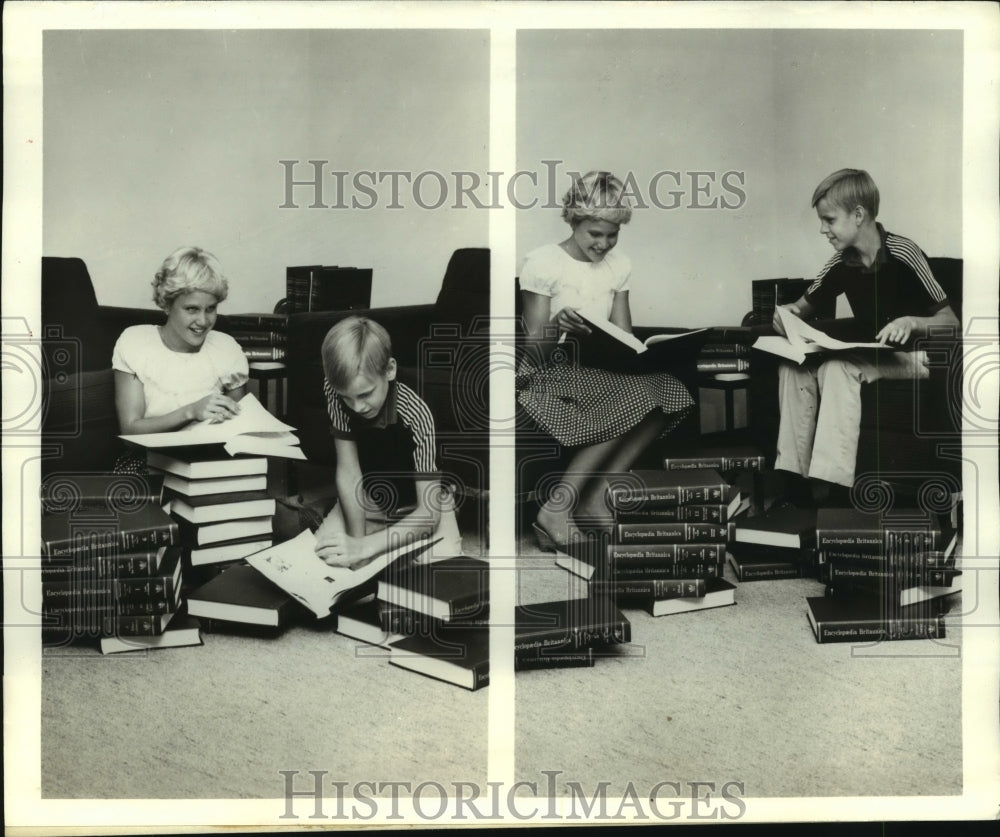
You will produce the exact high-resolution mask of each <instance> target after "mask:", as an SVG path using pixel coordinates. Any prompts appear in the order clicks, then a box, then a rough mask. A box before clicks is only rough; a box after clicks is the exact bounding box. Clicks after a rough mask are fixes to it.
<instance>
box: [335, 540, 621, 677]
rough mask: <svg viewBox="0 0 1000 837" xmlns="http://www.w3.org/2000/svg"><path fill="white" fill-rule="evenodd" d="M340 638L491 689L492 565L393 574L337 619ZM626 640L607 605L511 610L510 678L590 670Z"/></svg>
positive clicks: (409, 665)
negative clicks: (546, 670)
mask: <svg viewBox="0 0 1000 837" xmlns="http://www.w3.org/2000/svg"><path fill="white" fill-rule="evenodd" d="M337 632H338V633H341V634H343V635H345V636H348V637H351V638H352V639H355V640H359V641H361V642H365V643H368V644H370V645H373V646H379V647H381V648H383V649H386V650H387V651H388V660H389V663H390V664H391V665H394V666H397V667H399V668H401V669H407V670H410V671H413V672H417V673H419V674H423V675H426V676H429V677H433V678H436V679H438V680H442V681H446V682H449V683H453V684H455V685H458V686H462V687H464V688H466V689H469V690H470V691H474V690H476V689H480V688H482V687H484V686H486V685H488V684H489V672H490V629H489V563H488V562H487V561H485V560H483V559H479V558H471V557H466V556H459V557H454V558H444V559H442V560H440V561H432V562H429V563H418V564H413V565H410V566H408V567H404V568H403V569H401V570H398V571H392V570H390V571H389V572H388V573H386V574H385V577H383V578H381V579H380V580H379V582H378V587H377V590H375V591H374V592H373V593H371V594H369V595H368V596H367V597H365V598H363V599H360V600H358V601H355V602H353V603H350V604H348V605H346V606H344V607H343V608H342V609H341V610H340V611H339V612H338V613H337ZM630 640H631V625H630V623H629V621H628V620H627V619H626V618H625V616H624V615H623V614H622V613H621V611H619V610H618V608H617V607H616V606H615V605H614V604H613V603H612V602H611V601H610V600H608V599H606V598H584V599H569V600H559V601H549V602H541V603H537V604H532V605H522V606H518V607H516V608H515V614H514V647H513V649H512V653H513V659H514V670H515V671H525V670H529V669H538V668H565V667H581V666H583V667H589V666H593V665H594V664H595V661H596V660H597V659H598V658H599V657H600V656H601V655H602V654H606V653H609V652H610V649H611V647H612V646H616V645H621V644H624V643H628V642H629V641H630Z"/></svg>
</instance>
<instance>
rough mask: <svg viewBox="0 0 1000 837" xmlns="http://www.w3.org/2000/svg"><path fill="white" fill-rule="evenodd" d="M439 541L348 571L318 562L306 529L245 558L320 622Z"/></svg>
mask: <svg viewBox="0 0 1000 837" xmlns="http://www.w3.org/2000/svg"><path fill="white" fill-rule="evenodd" d="M439 540H440V538H436V539H435V538H423V539H420V540H415V541H412V542H410V543H404V544H401V545H399V546H397V547H395V548H394V549H390V550H389V551H388V552H384V553H383V554H382V555H379V556H377V557H375V558H373V559H372V560H371V561H369V562H368V563H367V564H365V565H364V566H362V567H358V568H357V569H353V570H352V569H348V568H346V567H331V566H330V565H329V564H327V563H326V562H325V561H324V560H323V559H322V558H320V557H319V556H318V555H317V554H316V536H315V535H314V534H313V533H312V532H311V531H309V530H308V529H306V530H304V531H302V532H300V533H299V534H298V535H296V536H295V537H294V538H292V539H291V540H289V541H285V542H284V543H282V544H278V545H277V546H273V547H270V548H269V549H265V550H263V551H261V552H257V553H255V554H253V555H248V556H247V557H246V562H247V563H248V564H249V565H250V566H252V567H253V568H254V569H256V570H259V571H260V572H261V574H263V575H264V576H266V577H267V578H268V579H270V580H271V581H272V582H274V583H275V584H277V585H278V586H279V587H280V588H281V589H282V590H285V591H286V592H287V593H290V594H291V595H292V596H294V597H295V598H296V599H297V600H298V601H299V602H301V603H302V604H304V605H305V606H306V607H307V608H309V610H311V611H312V612H313V613H314V614H315V615H316V616H317V617H320V618H323V617H325V616H329V615H330V612H331V611H332V610H333V608H334V606H335V605H336V604H337V603H338V602H339V601H340V600H341V599H342V598H344V597H345V596H346V595H347V594H348V593H350V592H351V591H353V590H356V589H357V588H358V587H360V586H361V585H362V584H365V583H367V582H369V581H371V580H372V579H374V578H376V577H377V576H378V575H379V573H381V572H382V571H383V570H385V569H386V568H387V567H389V566H391V565H393V564H395V563H396V562H397V561H399V560H412V559H414V558H416V557H418V556H419V555H421V554H422V553H424V552H426V551H427V550H428V549H429V548H430V547H431V546H433V545H434V544H435V543H437V542H438V541H439Z"/></svg>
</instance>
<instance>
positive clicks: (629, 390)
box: [515, 363, 694, 447]
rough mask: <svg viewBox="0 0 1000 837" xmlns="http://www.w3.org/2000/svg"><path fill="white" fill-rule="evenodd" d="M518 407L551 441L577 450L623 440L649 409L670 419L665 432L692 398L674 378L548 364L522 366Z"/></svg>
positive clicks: (683, 412)
mask: <svg viewBox="0 0 1000 837" xmlns="http://www.w3.org/2000/svg"><path fill="white" fill-rule="evenodd" d="M515 385H516V387H517V400H518V403H520V405H521V406H522V407H523V408H524V410H525V412H526V413H527V414H528V415H529V416H531V418H532V419H534V420H535V422H536V423H537V424H538V425H539V426H540V427H541V428H542V429H543V430H544V431H545V432H546V433H548V434H549V435H550V436H552V437H553V438H555V439H556V440H557V441H559V442H560V443H561V444H563V445H567V446H570V447H576V446H580V445H593V444H597V443H598V442H606V441H608V440H609V439H615V438H617V437H619V436H622V435H624V434H625V433H627V432H628V431H629V430H631V429H632V428H633V427H635V426H636V425H637V424H639V422H641V421H642V420H643V419H644V418H645V417H646V416H647V415H649V414H650V413H651V412H652V411H654V410H662V411H663V412H664V414H666V415H667V417H668V418H669V419H670V420H669V421H668V423H667V427H666V428H665V429H664V431H663V433H664V434H666V433H669V432H670V431H671V430H673V429H674V428H675V427H676V426H677V425H678V423H679V422H680V421H681V420H682V419H683V418H684V417H685V416H686V415H687V413H688V411H689V410H691V409H692V408H693V406H694V399H692V398H691V394H690V393H689V392H688V391H687V389H686V388H685V387H684V385H683V384H682V383H681V382H680V381H678V380H677V378H675V377H674V376H673V375H669V374H667V373H654V374H646V375H629V374H624V373H620V372H610V371H607V370H604V369H594V368H592V367H589V366H578V365H576V364H571V363H549V364H546V365H545V366H542V367H540V368H539V367H533V366H531V365H530V364H524V365H522V366H521V368H520V370H519V371H518V373H517V376H516V378H515Z"/></svg>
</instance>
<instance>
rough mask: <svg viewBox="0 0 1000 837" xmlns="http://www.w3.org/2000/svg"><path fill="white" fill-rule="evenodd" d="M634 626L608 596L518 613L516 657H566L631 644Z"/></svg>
mask: <svg viewBox="0 0 1000 837" xmlns="http://www.w3.org/2000/svg"><path fill="white" fill-rule="evenodd" d="M631 640H632V626H631V623H630V622H629V620H628V619H627V618H626V617H625V615H624V614H623V613H622V612H621V611H620V610H619V609H618V607H617V606H616V605H615V603H614V601H613V600H612V599H611V598H610V597H609V596H607V595H603V594H596V595H595V594H593V591H592V594H591V595H590V596H588V597H587V598H583V599H557V600H554V601H548V602H537V603H535V604H530V605H518V606H517V607H515V609H514V655H515V658H516V657H518V656H523V655H532V654H536V653H539V654H546V653H566V652H575V651H580V650H582V649H584V648H593V647H605V646H609V645H621V644H623V643H627V642H631Z"/></svg>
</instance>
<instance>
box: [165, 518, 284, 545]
mask: <svg viewBox="0 0 1000 837" xmlns="http://www.w3.org/2000/svg"><path fill="white" fill-rule="evenodd" d="M273 528H274V518H273V517H272V516H270V515H267V516H265V517H245V518H242V519H240V520H224V521H222V522H220V523H202V524H197V523H189V522H188V521H186V520H181V521H179V522H178V524H177V531H178V534H179V537H180V542H181V543H182V544H184V545H185V546H189V547H204V546H210V545H214V544H221V543H223V542H229V541H235V540H243V539H246V538H260V539H261V540H263V539H265V538H267V539H270V538H271V536H272V530H273Z"/></svg>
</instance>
